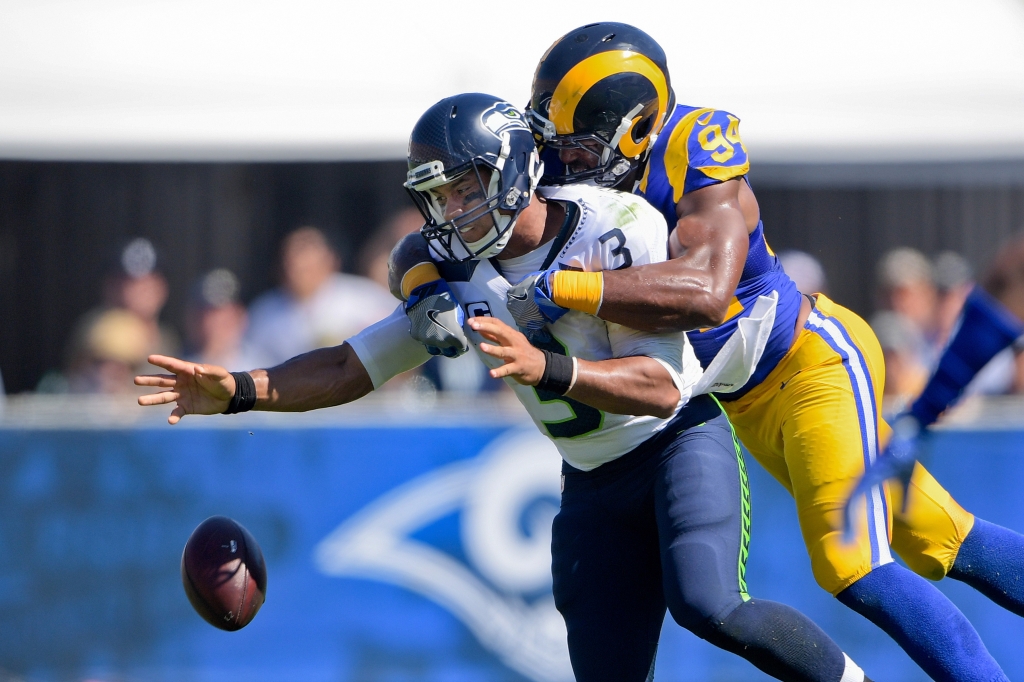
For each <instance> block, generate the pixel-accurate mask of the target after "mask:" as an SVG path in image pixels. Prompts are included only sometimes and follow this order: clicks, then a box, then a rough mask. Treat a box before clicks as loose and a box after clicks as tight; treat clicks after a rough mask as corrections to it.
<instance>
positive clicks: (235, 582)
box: [181, 516, 267, 630]
mask: <svg viewBox="0 0 1024 682" xmlns="http://www.w3.org/2000/svg"><path fill="white" fill-rule="evenodd" d="M181 582H182V583H183V584H184V585H185V594H186V595H188V600H189V601H190V602H192V607H193V608H195V610H196V611H197V612H198V613H199V615H200V616H202V617H203V618H204V619H206V622H208V623H209V624H210V625H213V626H216V627H218V628H220V629H221V630H239V629H241V628H244V627H245V626H246V625H248V624H249V623H250V622H251V621H252V619H253V618H254V617H255V616H256V612H257V611H259V610H260V607H261V606H263V599H264V598H265V597H266V594H267V567H266V564H264V563H263V552H261V551H260V546H259V545H257V544H256V540H255V539H254V538H253V537H252V534H251V533H250V532H249V531H247V530H246V529H245V528H244V527H243V526H242V524H240V523H238V522H237V521H235V520H233V519H229V518H228V517H226V516H211V517H210V518H208V519H206V520H205V521H203V522H202V523H200V524H199V526H198V527H197V528H196V529H195V530H194V531H192V535H191V536H190V537H189V539H188V542H186V543H185V551H184V552H182V554H181Z"/></svg>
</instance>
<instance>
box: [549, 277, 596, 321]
mask: <svg viewBox="0 0 1024 682" xmlns="http://www.w3.org/2000/svg"><path fill="white" fill-rule="evenodd" d="M603 297H604V273H603V272H577V271H575V270H559V271H558V272H556V273H555V275H554V277H552V278H551V298H552V299H553V300H554V302H555V303H557V304H558V305H560V306H562V307H563V308H571V309H573V310H580V311H582V312H585V313H589V314H591V315H597V311H598V310H600V309H601V300H602V299H603Z"/></svg>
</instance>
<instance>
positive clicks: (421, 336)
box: [405, 279, 469, 358]
mask: <svg viewBox="0 0 1024 682" xmlns="http://www.w3.org/2000/svg"><path fill="white" fill-rule="evenodd" d="M405 314H406V315H408V317H409V333H410V335H411V336H412V338H414V339H416V340H417V341H419V342H420V343H422V344H423V345H424V346H426V348H427V352H428V353H430V354H431V355H443V356H445V357H446V358H457V357H459V356H460V355H462V354H463V353H465V352H466V351H468V350H469V339H467V338H466V332H465V331H464V330H463V329H462V325H463V323H464V322H465V321H466V315H465V313H463V312H462V306H461V305H459V302H458V301H457V300H455V294H453V293H452V290H451V288H450V287H449V286H448V282H446V281H444V280H443V279H439V280H435V281H433V282H427V283H426V284H421V285H420V286H418V287H416V288H415V289H413V290H412V291H411V292H409V300H408V301H406V302H405Z"/></svg>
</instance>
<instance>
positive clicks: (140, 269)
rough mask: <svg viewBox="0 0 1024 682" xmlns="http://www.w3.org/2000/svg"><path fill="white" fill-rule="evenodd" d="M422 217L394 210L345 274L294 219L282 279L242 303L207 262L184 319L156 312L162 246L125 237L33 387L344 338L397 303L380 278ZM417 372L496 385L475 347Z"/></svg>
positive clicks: (424, 381)
mask: <svg viewBox="0 0 1024 682" xmlns="http://www.w3.org/2000/svg"><path fill="white" fill-rule="evenodd" d="M421 224H422V218H421V217H420V214H419V212H418V211H416V210H415V209H412V208H410V209H407V210H405V211H401V212H399V213H397V214H395V215H394V216H393V217H392V218H391V219H390V220H388V221H387V222H386V223H385V224H383V225H382V226H380V227H379V228H378V229H377V230H376V231H375V232H374V235H373V236H372V237H371V238H370V239H369V240H368V241H367V242H366V243H365V244H364V246H363V248H362V249H361V250H360V253H359V254H358V256H357V257H356V258H355V259H354V261H355V262H356V267H355V270H356V272H352V273H346V272H343V271H342V263H343V261H344V259H343V258H342V255H343V254H341V253H339V249H338V248H337V246H336V245H335V244H333V243H332V241H331V239H330V238H329V237H328V235H327V234H325V233H324V231H322V230H320V229H318V228H317V227H314V226H310V225H306V226H302V227H298V228H296V229H294V230H292V231H291V232H289V233H288V234H287V235H286V236H285V237H284V238H283V239H282V240H281V243H280V245H279V253H278V255H277V259H276V261H277V272H276V273H275V274H276V280H277V282H278V286H277V287H275V288H273V289H271V290H269V291H264V292H260V293H258V294H257V295H255V296H254V297H252V298H251V300H250V301H249V302H248V303H246V301H245V300H244V298H243V292H242V288H241V285H240V283H239V278H238V276H237V275H236V273H234V272H232V271H231V270H230V269H228V268H224V267H218V268H214V269H211V270H209V271H207V272H205V273H204V274H203V275H202V276H201V277H199V278H198V279H197V280H196V281H195V282H193V284H192V286H191V287H190V288H189V290H188V291H187V292H176V293H180V295H182V296H184V297H185V298H186V299H187V306H186V315H185V323H184V327H183V328H181V329H179V328H176V327H175V326H174V325H172V324H170V323H169V322H168V321H167V320H166V315H162V313H163V312H164V309H165V306H166V304H167V302H168V298H169V296H170V295H171V293H172V292H171V291H170V287H169V285H168V279H167V278H166V277H165V275H164V272H163V268H164V267H166V266H165V265H164V264H163V262H162V260H161V256H160V253H159V252H158V250H157V248H156V246H155V245H154V244H153V243H152V242H151V241H150V240H148V239H146V238H144V237H137V238H135V239H132V240H130V241H129V242H128V243H126V244H124V245H123V246H122V248H120V249H119V251H118V252H117V253H116V254H115V257H114V258H112V259H111V263H110V266H109V268H108V271H107V273H106V275H105V277H104V279H103V284H102V291H101V292H100V295H99V300H98V301H97V305H96V306H95V307H94V308H92V309H91V310H89V311H88V312H86V313H85V314H83V315H82V316H81V318H80V319H79V320H78V321H77V323H76V324H75V325H74V331H73V333H72V335H71V337H70V338H69V339H68V340H67V343H66V350H65V354H64V364H63V366H62V367H59V368H56V367H55V368H53V369H51V370H50V371H48V372H47V373H46V374H45V375H44V376H43V377H42V379H41V380H40V382H39V384H38V385H37V387H36V393H41V394H107V395H115V394H134V393H136V392H138V390H137V389H136V387H135V386H134V385H133V384H132V377H134V376H135V375H136V374H139V373H146V372H151V371H152V370H153V368H152V367H151V366H150V365H149V364H148V363H147V360H146V358H147V357H148V356H149V355H150V354H165V355H174V356H179V357H185V358H188V359H189V360H192V361H194V362H201V363H210V364H216V365H221V366H224V367H228V368H230V369H235V370H237V369H243V368H246V369H251V368H256V367H270V366H273V365H276V364H280V363H282V362H284V361H285V360H287V359H289V358H291V357H294V356H296V355H299V354H301V353H305V352H307V351H310V350H313V349H315V348H320V347H324V346H332V345H337V344H340V343H342V342H343V341H344V340H345V339H346V338H348V337H350V336H352V335H354V334H355V333H357V332H359V331H360V330H362V329H363V328H365V327H367V326H369V325H371V324H373V323H375V322H377V321H378V320H381V319H383V318H384V317H386V316H387V315H388V314H389V313H390V312H391V311H392V310H393V309H394V307H395V306H396V305H397V304H398V301H397V300H396V299H395V298H394V297H393V296H392V295H391V293H390V292H389V291H388V288H387V277H388V269H387V261H388V255H389V254H390V252H391V247H392V246H393V245H394V244H395V243H396V242H397V241H398V240H399V239H400V238H401V237H402V236H404V235H405V234H407V233H409V232H412V231H415V230H418V229H419V227H420V225H421ZM350 260H353V259H350ZM415 376H416V377H419V378H418V379H417V380H416V385H417V386H419V387H425V388H426V390H443V391H449V392H455V393H467V394H473V393H476V392H478V391H486V390H496V389H499V388H501V386H503V384H501V383H500V382H498V381H495V380H491V379H490V378H489V377H487V376H486V374H485V372H484V368H483V366H482V365H481V364H480V363H479V362H476V360H475V356H472V355H469V356H465V357H463V358H459V359H457V360H449V361H448V362H440V361H439V359H435V360H433V361H432V362H431V363H429V366H427V367H424V368H421V369H420V370H418V371H417V372H416V373H415ZM409 378H412V377H409ZM397 383H398V384H399V385H401V383H402V382H397Z"/></svg>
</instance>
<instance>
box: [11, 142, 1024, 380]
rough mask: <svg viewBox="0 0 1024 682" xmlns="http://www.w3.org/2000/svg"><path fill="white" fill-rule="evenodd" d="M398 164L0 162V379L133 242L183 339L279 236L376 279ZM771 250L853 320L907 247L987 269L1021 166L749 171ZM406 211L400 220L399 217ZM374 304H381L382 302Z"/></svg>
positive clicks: (876, 304) (1010, 226)
mask: <svg viewBox="0 0 1024 682" xmlns="http://www.w3.org/2000/svg"><path fill="white" fill-rule="evenodd" d="M404 173H405V168H404V164H403V163H402V162H400V161H395V162H389V161H379V162H348V163H89V162H37V161H4V162H0V292H2V293H0V317H2V319H3V320H4V324H3V325H2V326H0V374H2V376H3V377H4V383H5V385H6V390H7V392H9V393H18V392H23V391H31V390H34V389H36V387H37V386H39V385H40V381H41V380H42V379H43V378H44V376H46V375H47V373H48V372H53V371H56V370H61V369H63V368H65V367H67V364H68V359H67V357H68V353H69V350H68V349H69V344H70V343H72V336H73V331H74V329H75V324H76V321H77V320H79V318H80V317H81V316H82V315H83V314H85V313H86V312H87V311H89V310H91V309H94V308H95V307H96V306H98V305H100V304H101V303H102V302H103V300H104V286H105V285H104V282H105V281H106V280H105V278H108V277H109V271H110V265H111V263H112V262H116V260H117V258H118V257H119V254H120V249H122V248H123V247H124V246H125V245H126V244H128V243H129V242H130V241H131V240H132V239H133V238H137V237H145V238H147V239H148V240H150V241H151V242H152V244H154V245H155V248H156V251H157V253H158V258H159V272H160V273H162V276H163V277H165V278H166V282H167V286H168V290H169V295H168V297H167V300H166V306H165V307H163V311H162V313H161V320H162V321H163V322H164V323H165V324H167V325H169V326H170V327H171V328H172V329H175V330H177V332H178V334H179V335H181V336H185V334H186V330H187V329H188V324H187V320H186V318H187V315H188V307H189V300H190V292H193V291H194V288H195V283H196V282H197V281H198V280H199V279H200V277H202V276H203V275H204V274H205V273H208V272H209V271H211V270H213V269H215V268H227V269H228V270H229V271H231V272H232V273H234V275H235V276H237V278H238V281H239V285H240V296H239V297H240V300H241V301H242V302H244V303H249V302H251V301H252V300H253V299H255V298H256V297H257V296H258V295H259V294H261V293H263V292H265V291H267V290H269V289H271V288H273V287H274V286H276V285H277V284H278V283H280V281H281V279H280V274H281V269H280V266H279V252H280V247H281V243H282V240H283V238H284V237H285V235H287V234H288V233H289V232H291V231H293V230H295V229H296V228H299V227H301V226H306V225H310V226H315V227H317V228H318V229H320V230H321V231H322V232H323V233H324V234H325V235H326V237H327V239H328V241H329V242H330V244H331V246H332V248H333V249H334V250H335V251H336V252H337V256H338V259H339V262H340V266H341V270H342V271H343V272H347V273H356V274H365V275H370V276H371V277H376V278H378V279H379V278H380V276H381V275H380V270H381V266H382V260H383V258H384V257H385V256H386V252H387V250H388V248H389V247H388V244H390V243H393V242H394V241H395V240H396V239H397V238H398V236H400V235H401V234H404V233H405V232H407V231H409V230H412V229H416V224H415V223H416V216H415V214H412V215H410V214H409V212H408V210H407V209H409V208H410V206H411V202H409V200H408V198H407V197H406V194H405V191H404V190H403V188H402V182H403V180H404ZM751 180H752V182H753V183H754V186H755V188H756V190H757V196H758V200H759V202H760V206H761V212H762V216H763V218H764V222H765V232H766V236H767V238H768V241H769V244H770V245H771V246H772V248H774V249H775V250H776V251H782V250H786V249H799V250H801V251H804V252H807V253H809V254H810V255H812V256H814V257H815V258H816V259H818V260H819V261H820V263H821V264H822V266H823V269H824V272H825V274H826V276H827V279H828V286H829V291H830V295H832V296H833V297H834V298H835V299H836V300H837V301H839V302H841V303H843V304H845V305H847V306H849V307H851V308H852V309H854V310H855V311H857V312H858V313H860V314H862V315H864V316H865V317H870V316H871V315H872V314H873V313H874V312H875V311H876V310H877V309H879V308H880V307H883V306H881V305H880V304H881V301H880V300H879V297H878V292H877V289H876V266H877V264H878V262H879V259H880V258H881V257H882V256H883V254H885V253H886V252H888V251H890V250H891V249H894V248H896V247H901V246H905V247H913V248H915V249H917V250H918V251H920V252H921V253H923V254H925V255H927V256H928V257H933V256H935V255H937V254H939V253H940V252H943V251H952V252H955V253H958V254H961V255H962V256H963V258H964V259H965V262H966V263H967V264H969V266H970V267H971V268H973V270H974V271H975V272H977V273H983V272H985V270H986V268H987V267H988V266H989V264H990V262H991V261H992V259H993V258H994V256H995V255H996V253H997V251H998V249H999V246H1000V245H1001V244H1002V243H1004V242H1005V241H1007V240H1008V239H1009V238H1010V237H1011V236H1013V235H1015V234H1017V233H1019V232H1021V231H1022V230H1024V163H1015V162H1001V163H995V164H980V163H961V164H924V163H922V164H888V165H884V166H874V165H866V164H863V165H861V164H845V165H821V166H814V165H808V164H804V165H800V164H762V165H758V164H757V163H756V157H755V163H754V164H753V167H752V171H751ZM403 211H405V213H402V212H403ZM378 308H379V306H378Z"/></svg>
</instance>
